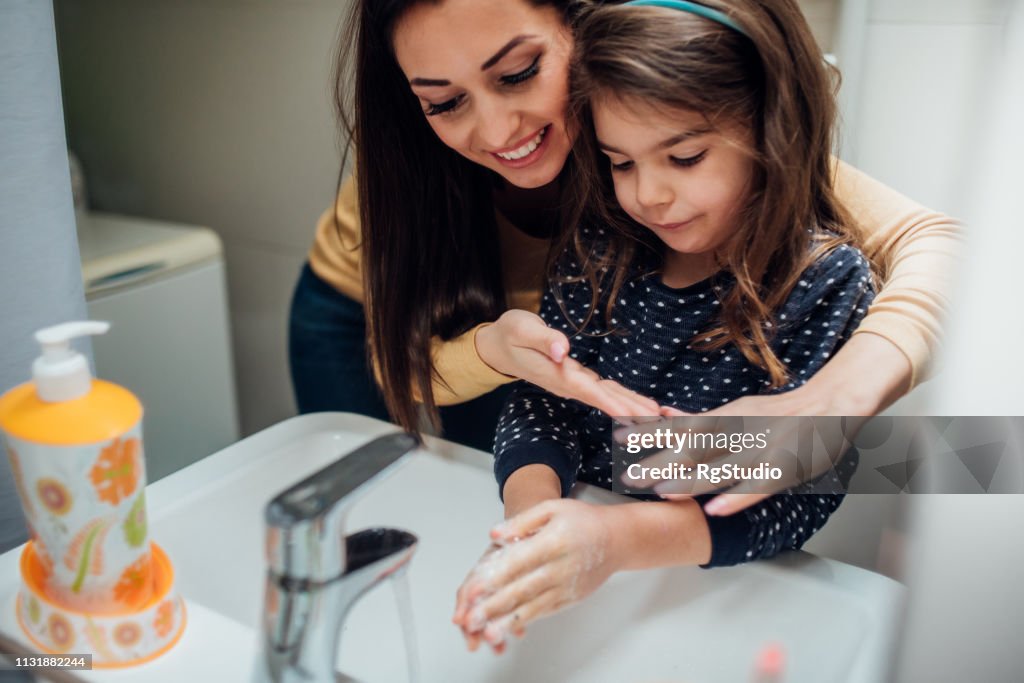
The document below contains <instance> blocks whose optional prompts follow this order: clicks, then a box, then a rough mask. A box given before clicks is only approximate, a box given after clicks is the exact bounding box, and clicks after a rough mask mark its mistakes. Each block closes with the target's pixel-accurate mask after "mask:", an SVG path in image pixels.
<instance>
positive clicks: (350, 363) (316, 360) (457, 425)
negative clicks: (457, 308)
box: [288, 263, 509, 452]
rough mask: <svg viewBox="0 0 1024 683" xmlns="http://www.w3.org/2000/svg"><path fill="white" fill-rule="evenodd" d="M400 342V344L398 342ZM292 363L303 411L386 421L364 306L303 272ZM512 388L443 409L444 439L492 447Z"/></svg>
mask: <svg viewBox="0 0 1024 683" xmlns="http://www.w3.org/2000/svg"><path fill="white" fill-rule="evenodd" d="M399 343H400V341H399ZM288 361H289V365H290V368H291V374H292V388H293V389H294V391H295V402H296V403H297V404H298V407H299V413H302V414H305V413H316V412H321V411H325V410H337V411H342V412H349V413H359V414H361V415H368V416H370V417H376V418H379V419H381V420H388V419H389V418H388V412H387V408H386V407H385V405H384V398H383V397H382V396H381V393H380V389H378V387H377V384H376V382H375V381H374V379H373V374H372V372H371V370H370V368H369V367H368V365H367V362H366V316H365V315H364V313H363V306H362V304H360V303H358V302H356V301H353V300H352V299H349V298H348V297H347V296H345V295H344V294H341V293H340V292H338V290H336V289H334V287H332V286H331V285H329V284H327V283H326V282H324V281H323V280H321V279H320V278H319V277H317V276H316V274H315V273H314V272H313V270H312V269H311V268H310V267H309V264H308V263H307V264H306V265H305V266H303V268H302V274H301V275H300V276H299V283H298V285H296V287H295V294H294V295H293V296H292V307H291V317H290V320H289V325H288ZM508 393H509V387H508V386H507V385H506V386H504V387H499V388H498V389H496V390H494V391H492V392H491V393H489V394H485V395H484V396H481V397H480V398H477V399H474V400H472V401H467V402H466V403H460V404H459V405H455V406H449V407H446V408H442V409H441V423H442V427H443V429H444V437H445V438H446V439H450V440H451V441H455V442H456V443H461V444H465V445H467V446H471V447H473V448H478V449H480V450H482V451H488V452H490V451H492V450H493V449H494V431H495V427H496V426H497V424H498V415H499V413H500V412H501V408H502V406H503V405H504V403H505V398H506V396H508Z"/></svg>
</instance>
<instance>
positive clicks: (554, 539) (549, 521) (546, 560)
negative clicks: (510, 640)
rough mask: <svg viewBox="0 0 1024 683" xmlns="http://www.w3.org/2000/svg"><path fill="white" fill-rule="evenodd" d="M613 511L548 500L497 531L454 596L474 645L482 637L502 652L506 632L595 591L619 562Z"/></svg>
mask: <svg viewBox="0 0 1024 683" xmlns="http://www.w3.org/2000/svg"><path fill="white" fill-rule="evenodd" d="M607 512H608V510H607V509H605V508H602V507H600V506H595V505H589V504H587V503H582V502H580V501H576V500H569V499H560V500H549V501H545V502H543V503H540V504H538V505H535V506H534V507H532V508H530V509H528V510H526V511H525V512H523V513H521V514H519V515H517V516H515V517H513V518H511V519H509V520H507V521H505V522H504V523H502V524H499V525H498V526H496V527H495V528H494V529H492V530H491V539H492V541H493V542H494V545H493V546H492V547H491V548H490V549H489V550H488V551H487V552H486V553H484V556H483V557H482V558H481V559H480V561H479V563H478V564H477V566H476V567H474V568H473V570H472V571H471V572H470V573H469V576H467V577H466V580H465V581H464V582H463V584H462V586H461V587H460V588H459V590H458V593H457V595H456V605H455V616H454V617H453V619H452V621H454V622H455V623H456V624H457V625H459V626H461V627H462V630H463V634H464V635H465V637H466V642H467V644H468V646H469V649H470V650H475V649H476V647H477V646H478V645H479V642H480V640H481V639H483V640H485V641H486V642H487V643H489V644H490V645H491V646H492V647H494V649H495V651H496V652H499V653H500V652H502V651H503V650H504V643H505V641H506V638H507V636H508V634H510V633H512V634H515V635H522V634H523V632H524V629H525V627H526V625H527V624H528V623H530V622H531V621H533V620H535V619H539V618H540V617H543V616H546V615H549V614H553V613H554V612H557V611H558V610H560V609H562V608H563V607H566V606H567V605H570V604H572V603H574V602H577V601H579V600H581V599H583V598H585V597H586V596H588V595H590V594H591V593H592V592H594V591H595V590H596V589H597V588H598V587H599V586H600V585H601V584H603V583H604V582H605V581H606V580H607V579H608V577H609V576H611V575H612V574H613V573H614V572H615V570H616V568H617V564H616V561H615V559H614V556H613V555H614V554H613V553H612V552H611V548H610V540H611V533H610V528H609V524H608V522H607V519H606V516H607Z"/></svg>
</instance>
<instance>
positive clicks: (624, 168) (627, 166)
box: [612, 161, 633, 172]
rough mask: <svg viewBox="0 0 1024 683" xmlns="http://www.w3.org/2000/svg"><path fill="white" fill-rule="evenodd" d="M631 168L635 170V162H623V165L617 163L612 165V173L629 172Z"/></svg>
mask: <svg viewBox="0 0 1024 683" xmlns="http://www.w3.org/2000/svg"><path fill="white" fill-rule="evenodd" d="M631 168H633V162H632V161H623V162H622V163H621V164H616V163H613V164H612V171H613V172H614V171H619V172H622V171H628V170H629V169H631Z"/></svg>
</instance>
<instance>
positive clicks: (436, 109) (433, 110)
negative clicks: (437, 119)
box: [424, 95, 463, 116]
mask: <svg viewBox="0 0 1024 683" xmlns="http://www.w3.org/2000/svg"><path fill="white" fill-rule="evenodd" d="M462 98H463V95H459V96H458V97H453V98H451V99H450V100H446V101H445V102H441V103H440V104H431V103H429V102H428V103H427V105H428V106H427V109H426V111H425V112H424V113H425V114H426V115H427V116H437V115H438V114H445V113H447V112H450V111H453V110H454V109H455V108H456V107H458V106H459V105H460V104H462Z"/></svg>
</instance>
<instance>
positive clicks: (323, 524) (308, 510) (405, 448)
mask: <svg viewBox="0 0 1024 683" xmlns="http://www.w3.org/2000/svg"><path fill="white" fill-rule="evenodd" d="M417 446H419V440H418V439H417V438H416V437H415V436H413V435H411V434H406V433H404V432H398V433H395V434H388V435H385V436H381V437H378V438H376V439H374V440H373V441H370V442H369V443H367V444H364V445H363V446H360V447H359V448H357V449H355V450H354V451H352V452H350V453H348V454H346V455H343V456H342V457H341V458H339V459H338V460H336V461H335V462H333V463H331V464H330V465H328V466H326V467H324V468H323V469H321V470H320V471H318V472H315V473H313V474H311V475H310V476H308V477H306V478H305V479H303V480H302V481H300V482H299V483H297V484H295V485H294V486H292V487H291V488H289V489H287V490H286V491H283V492H282V493H280V494H278V495H277V496H276V497H275V498H274V499H273V500H271V501H270V502H269V503H268V504H267V507H266V512H265V514H264V519H265V521H266V524H267V537H266V550H267V564H268V567H269V570H270V572H271V573H272V574H276V575H277V576H280V577H286V578H288V579H293V580H299V581H311V582H315V583H324V582H327V581H330V580H332V579H335V578H337V577H339V576H341V575H342V574H343V573H344V572H345V566H346V550H345V534H344V529H343V526H344V518H345V513H346V512H347V511H348V509H349V507H350V506H351V504H352V503H353V502H355V500H356V499H357V497H358V495H357V494H358V491H359V490H360V489H361V488H362V487H364V486H366V485H367V484H371V483H376V482H379V481H380V480H381V479H383V478H384V477H386V476H387V475H388V474H390V473H391V472H393V471H394V470H395V469H396V467H397V466H398V465H399V464H400V462H401V461H402V458H403V457H404V456H405V455H406V454H407V453H409V452H410V451H412V450H413V449H415V448H416V447H417Z"/></svg>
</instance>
